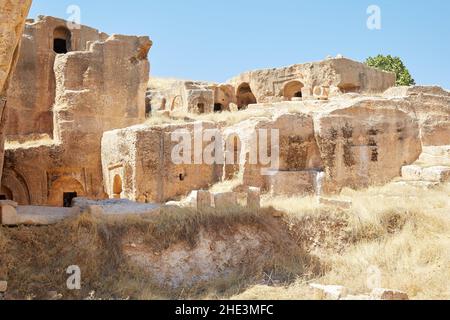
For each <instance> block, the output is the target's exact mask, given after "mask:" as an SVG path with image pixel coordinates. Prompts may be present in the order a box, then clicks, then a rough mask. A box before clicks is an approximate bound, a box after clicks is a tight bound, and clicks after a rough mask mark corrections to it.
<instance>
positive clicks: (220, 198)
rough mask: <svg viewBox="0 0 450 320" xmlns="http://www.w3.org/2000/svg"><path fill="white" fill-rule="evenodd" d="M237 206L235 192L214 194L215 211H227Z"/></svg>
mask: <svg viewBox="0 0 450 320" xmlns="http://www.w3.org/2000/svg"><path fill="white" fill-rule="evenodd" d="M237 205H238V201H237V194H236V193H235V192H223V193H215V194H214V206H215V208H216V209H228V208H233V207H236V206H237Z"/></svg>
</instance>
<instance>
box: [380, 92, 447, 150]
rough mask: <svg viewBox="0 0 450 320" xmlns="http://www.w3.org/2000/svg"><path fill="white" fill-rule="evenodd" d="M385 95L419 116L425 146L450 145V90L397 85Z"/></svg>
mask: <svg viewBox="0 0 450 320" xmlns="http://www.w3.org/2000/svg"><path fill="white" fill-rule="evenodd" d="M384 96H385V97H387V98H390V99H392V100H393V101H400V100H401V101H403V102H406V103H401V104H400V105H399V106H400V107H401V109H402V110H404V111H406V112H408V113H409V114H410V115H411V116H414V117H417V119H418V121H419V124H420V129H421V139H422V143H423V145H424V146H444V145H450V92H448V91H446V90H444V89H442V88H439V87H424V86H414V87H395V88H391V89H389V90H387V91H386V92H385V93H384Z"/></svg>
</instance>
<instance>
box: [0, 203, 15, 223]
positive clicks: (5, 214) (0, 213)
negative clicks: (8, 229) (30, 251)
mask: <svg viewBox="0 0 450 320" xmlns="http://www.w3.org/2000/svg"><path fill="white" fill-rule="evenodd" d="M16 207H17V203H15V202H12V201H0V222H1V224H2V225H5V226H13V225H17V224H18V222H19V218H18V215H17V210H16Z"/></svg>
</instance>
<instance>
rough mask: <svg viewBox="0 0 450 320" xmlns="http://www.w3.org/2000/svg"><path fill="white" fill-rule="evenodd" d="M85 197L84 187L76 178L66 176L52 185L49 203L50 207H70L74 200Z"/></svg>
mask: <svg viewBox="0 0 450 320" xmlns="http://www.w3.org/2000/svg"><path fill="white" fill-rule="evenodd" d="M83 196H85V191H84V188H83V185H82V184H81V183H80V182H79V181H78V180H77V179H75V178H72V177H69V176H64V177H60V178H58V179H57V180H56V181H54V182H53V183H52V185H51V188H50V190H49V195H48V201H47V202H48V205H50V206H55V207H70V206H71V205H72V200H73V199H74V198H76V197H83Z"/></svg>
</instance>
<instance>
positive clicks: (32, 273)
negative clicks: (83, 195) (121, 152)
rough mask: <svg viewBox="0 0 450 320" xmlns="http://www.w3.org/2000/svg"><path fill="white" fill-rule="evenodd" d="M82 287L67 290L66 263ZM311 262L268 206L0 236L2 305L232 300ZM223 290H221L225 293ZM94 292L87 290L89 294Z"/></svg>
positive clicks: (308, 271) (88, 220)
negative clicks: (55, 296) (75, 269)
mask: <svg viewBox="0 0 450 320" xmlns="http://www.w3.org/2000/svg"><path fill="white" fill-rule="evenodd" d="M73 265H76V266H79V267H80V269H81V282H82V288H81V290H79V291H70V290H68V289H67V286H66V281H67V278H68V277H69V275H68V274H67V273H66V270H67V268H68V267H69V266H73ZM320 270H321V268H320V265H319V263H318V261H317V260H316V259H314V258H313V257H312V256H311V255H309V254H308V253H306V251H305V250H304V249H303V248H302V247H301V246H299V245H298V243H297V242H296V241H293V239H292V238H291V237H290V236H289V230H288V226H287V225H286V224H285V222H284V221H283V219H281V218H275V217H274V216H273V210H272V209H265V210H261V212H258V213H254V212H243V211H242V208H240V209H239V208H236V209H230V210H229V211H227V212H215V211H211V212H202V213H199V212H194V211H189V210H188V209H174V208H168V209H165V210H162V211H161V213H160V214H159V215H157V216H141V217H128V218H127V219H125V220H124V219H123V218H108V219H98V218H93V217H91V216H87V215H83V216H81V217H80V218H77V219H75V220H71V221H66V222H63V223H61V224H58V225H55V226H50V227H20V228H1V229H0V279H5V280H7V281H8V285H9V289H8V293H7V295H6V298H7V299H14V298H41V299H46V298H48V297H49V295H51V294H52V293H54V292H58V293H60V294H62V296H63V298H66V299H73V298H76V299H80V298H86V297H91V298H92V297H94V298H101V299H123V298H134V299H148V298H180V297H183V295H186V297H187V296H189V297H190V298H192V297H205V296H208V295H209V294H212V295H217V294H225V295H231V294H236V293H238V292H239V291H240V290H242V289H243V288H245V287H246V286H248V285H253V284H255V283H268V284H270V283H283V284H284V283H289V282H291V281H295V279H297V277H298V276H303V275H317V274H319V273H320ZM226 291H230V292H229V294H228V293H226ZM93 292H95V293H93Z"/></svg>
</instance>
